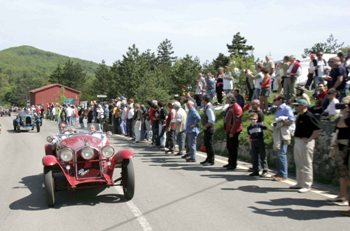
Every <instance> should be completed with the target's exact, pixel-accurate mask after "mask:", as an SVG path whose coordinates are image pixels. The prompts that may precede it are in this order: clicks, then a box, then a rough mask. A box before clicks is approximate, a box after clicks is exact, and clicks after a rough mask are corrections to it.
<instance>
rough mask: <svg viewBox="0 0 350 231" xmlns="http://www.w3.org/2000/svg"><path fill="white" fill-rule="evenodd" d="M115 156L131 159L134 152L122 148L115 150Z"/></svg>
mask: <svg viewBox="0 0 350 231" xmlns="http://www.w3.org/2000/svg"><path fill="white" fill-rule="evenodd" d="M117 156H118V157H120V158H122V159H131V158H133V157H134V152H133V151H131V150H128V149H123V150H120V151H119V152H117Z"/></svg>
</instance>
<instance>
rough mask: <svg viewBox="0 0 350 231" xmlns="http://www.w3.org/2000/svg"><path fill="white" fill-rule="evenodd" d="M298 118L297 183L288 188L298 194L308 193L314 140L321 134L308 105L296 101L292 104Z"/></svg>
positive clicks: (311, 176)
mask: <svg viewBox="0 0 350 231" xmlns="http://www.w3.org/2000/svg"><path fill="white" fill-rule="evenodd" d="M293 105H294V106H295V107H296V111H297V113H298V117H297V119H296V121H295V133H294V137H295V142H294V161H295V168H296V180H297V183H296V184H295V185H293V186H290V188H291V189H297V190H298V192H300V193H305V192H308V191H310V188H311V186H312V183H313V168H312V161H313V155H314V148H315V138H317V137H318V136H319V135H320V134H321V127H320V123H319V121H318V120H317V119H316V117H315V116H314V115H313V114H312V113H311V112H309V111H308V107H309V103H308V102H307V101H306V100H305V99H298V100H297V101H296V102H295V103H294V104H293Z"/></svg>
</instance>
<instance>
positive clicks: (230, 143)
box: [223, 94, 243, 170]
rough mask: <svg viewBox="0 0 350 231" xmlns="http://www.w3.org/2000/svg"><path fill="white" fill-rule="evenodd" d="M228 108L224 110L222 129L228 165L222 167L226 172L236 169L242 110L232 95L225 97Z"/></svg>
mask: <svg viewBox="0 0 350 231" xmlns="http://www.w3.org/2000/svg"><path fill="white" fill-rule="evenodd" d="M226 100H227V103H228V104H229V107H228V108H227V109H226V115H225V119H224V123H225V125H224V129H225V132H226V147H227V150H228V153H229V157H228V164H226V165H224V166H223V167H224V168H226V169H227V170H235V169H236V168H237V155H238V145H239V140H238V138H239V134H240V133H241V131H242V114H243V111H242V108H241V106H239V105H238V103H237V102H236V98H235V97H234V95H232V94H229V95H227V97H226Z"/></svg>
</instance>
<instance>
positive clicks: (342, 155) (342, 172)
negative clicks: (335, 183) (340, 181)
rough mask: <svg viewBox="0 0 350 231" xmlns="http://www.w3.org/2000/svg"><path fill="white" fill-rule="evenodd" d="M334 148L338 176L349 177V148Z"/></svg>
mask: <svg viewBox="0 0 350 231" xmlns="http://www.w3.org/2000/svg"><path fill="white" fill-rule="evenodd" d="M334 148H335V149H336V150H335V153H334V154H335V155H334V163H335V167H336V169H335V170H336V174H337V175H338V177H347V176H348V175H349V166H348V147H347V146H346V145H341V144H338V145H337V146H335V147H334Z"/></svg>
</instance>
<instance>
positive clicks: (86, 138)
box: [60, 135, 103, 151]
mask: <svg viewBox="0 0 350 231" xmlns="http://www.w3.org/2000/svg"><path fill="white" fill-rule="evenodd" d="M60 144H61V146H66V147H69V148H71V149H73V150H74V151H78V150H80V149H81V148H83V147H85V146H90V147H93V148H96V149H101V148H102V146H103V142H102V139H100V138H98V137H95V136H90V135H79V136H72V137H68V138H66V139H64V140H62V141H61V143H60Z"/></svg>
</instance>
